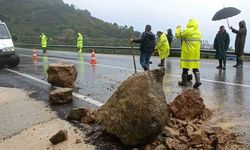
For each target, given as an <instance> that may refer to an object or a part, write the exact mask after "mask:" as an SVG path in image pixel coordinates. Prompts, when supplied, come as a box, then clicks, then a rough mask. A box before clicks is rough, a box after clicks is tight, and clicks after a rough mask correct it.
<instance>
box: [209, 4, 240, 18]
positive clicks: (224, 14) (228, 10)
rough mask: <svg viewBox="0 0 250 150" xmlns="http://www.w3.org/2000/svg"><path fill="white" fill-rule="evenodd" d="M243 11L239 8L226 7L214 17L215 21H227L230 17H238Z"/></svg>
mask: <svg viewBox="0 0 250 150" xmlns="http://www.w3.org/2000/svg"><path fill="white" fill-rule="evenodd" d="M240 12H241V11H240V10H239V9H237V8H234V7H225V8H223V9H221V10H219V11H217V12H216V13H215V15H214V17H213V19H212V20H213V21H216V20H221V19H227V18H229V17H233V16H236V15H238V14H239V13H240Z"/></svg>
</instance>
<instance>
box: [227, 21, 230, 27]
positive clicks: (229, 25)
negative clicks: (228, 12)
mask: <svg viewBox="0 0 250 150" xmlns="http://www.w3.org/2000/svg"><path fill="white" fill-rule="evenodd" d="M227 25H228V28H229V29H230V25H229V21H228V19H227Z"/></svg>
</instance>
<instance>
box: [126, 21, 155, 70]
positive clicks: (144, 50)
mask: <svg viewBox="0 0 250 150" xmlns="http://www.w3.org/2000/svg"><path fill="white" fill-rule="evenodd" d="M130 41H131V43H140V51H141V54H140V64H141V66H142V68H143V69H144V71H147V70H149V60H150V56H151V54H152V53H153V52H154V48H155V35H154V34H153V33H152V32H151V26H150V25H146V27H145V31H144V32H143V33H142V35H141V37H140V39H137V40H135V39H132V38H131V39H130Z"/></svg>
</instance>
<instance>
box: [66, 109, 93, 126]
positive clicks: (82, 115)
mask: <svg viewBox="0 0 250 150" xmlns="http://www.w3.org/2000/svg"><path fill="white" fill-rule="evenodd" d="M94 114H95V112H94V111H92V110H90V109H87V108H83V107H82V108H72V109H71V110H70V111H69V113H68V114H67V116H66V119H67V120H76V121H81V122H82V123H85V124H91V123H95V117H94Z"/></svg>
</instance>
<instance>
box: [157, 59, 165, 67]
mask: <svg viewBox="0 0 250 150" xmlns="http://www.w3.org/2000/svg"><path fill="white" fill-rule="evenodd" d="M164 62H165V59H162V60H161V63H159V64H158V67H164Z"/></svg>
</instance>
